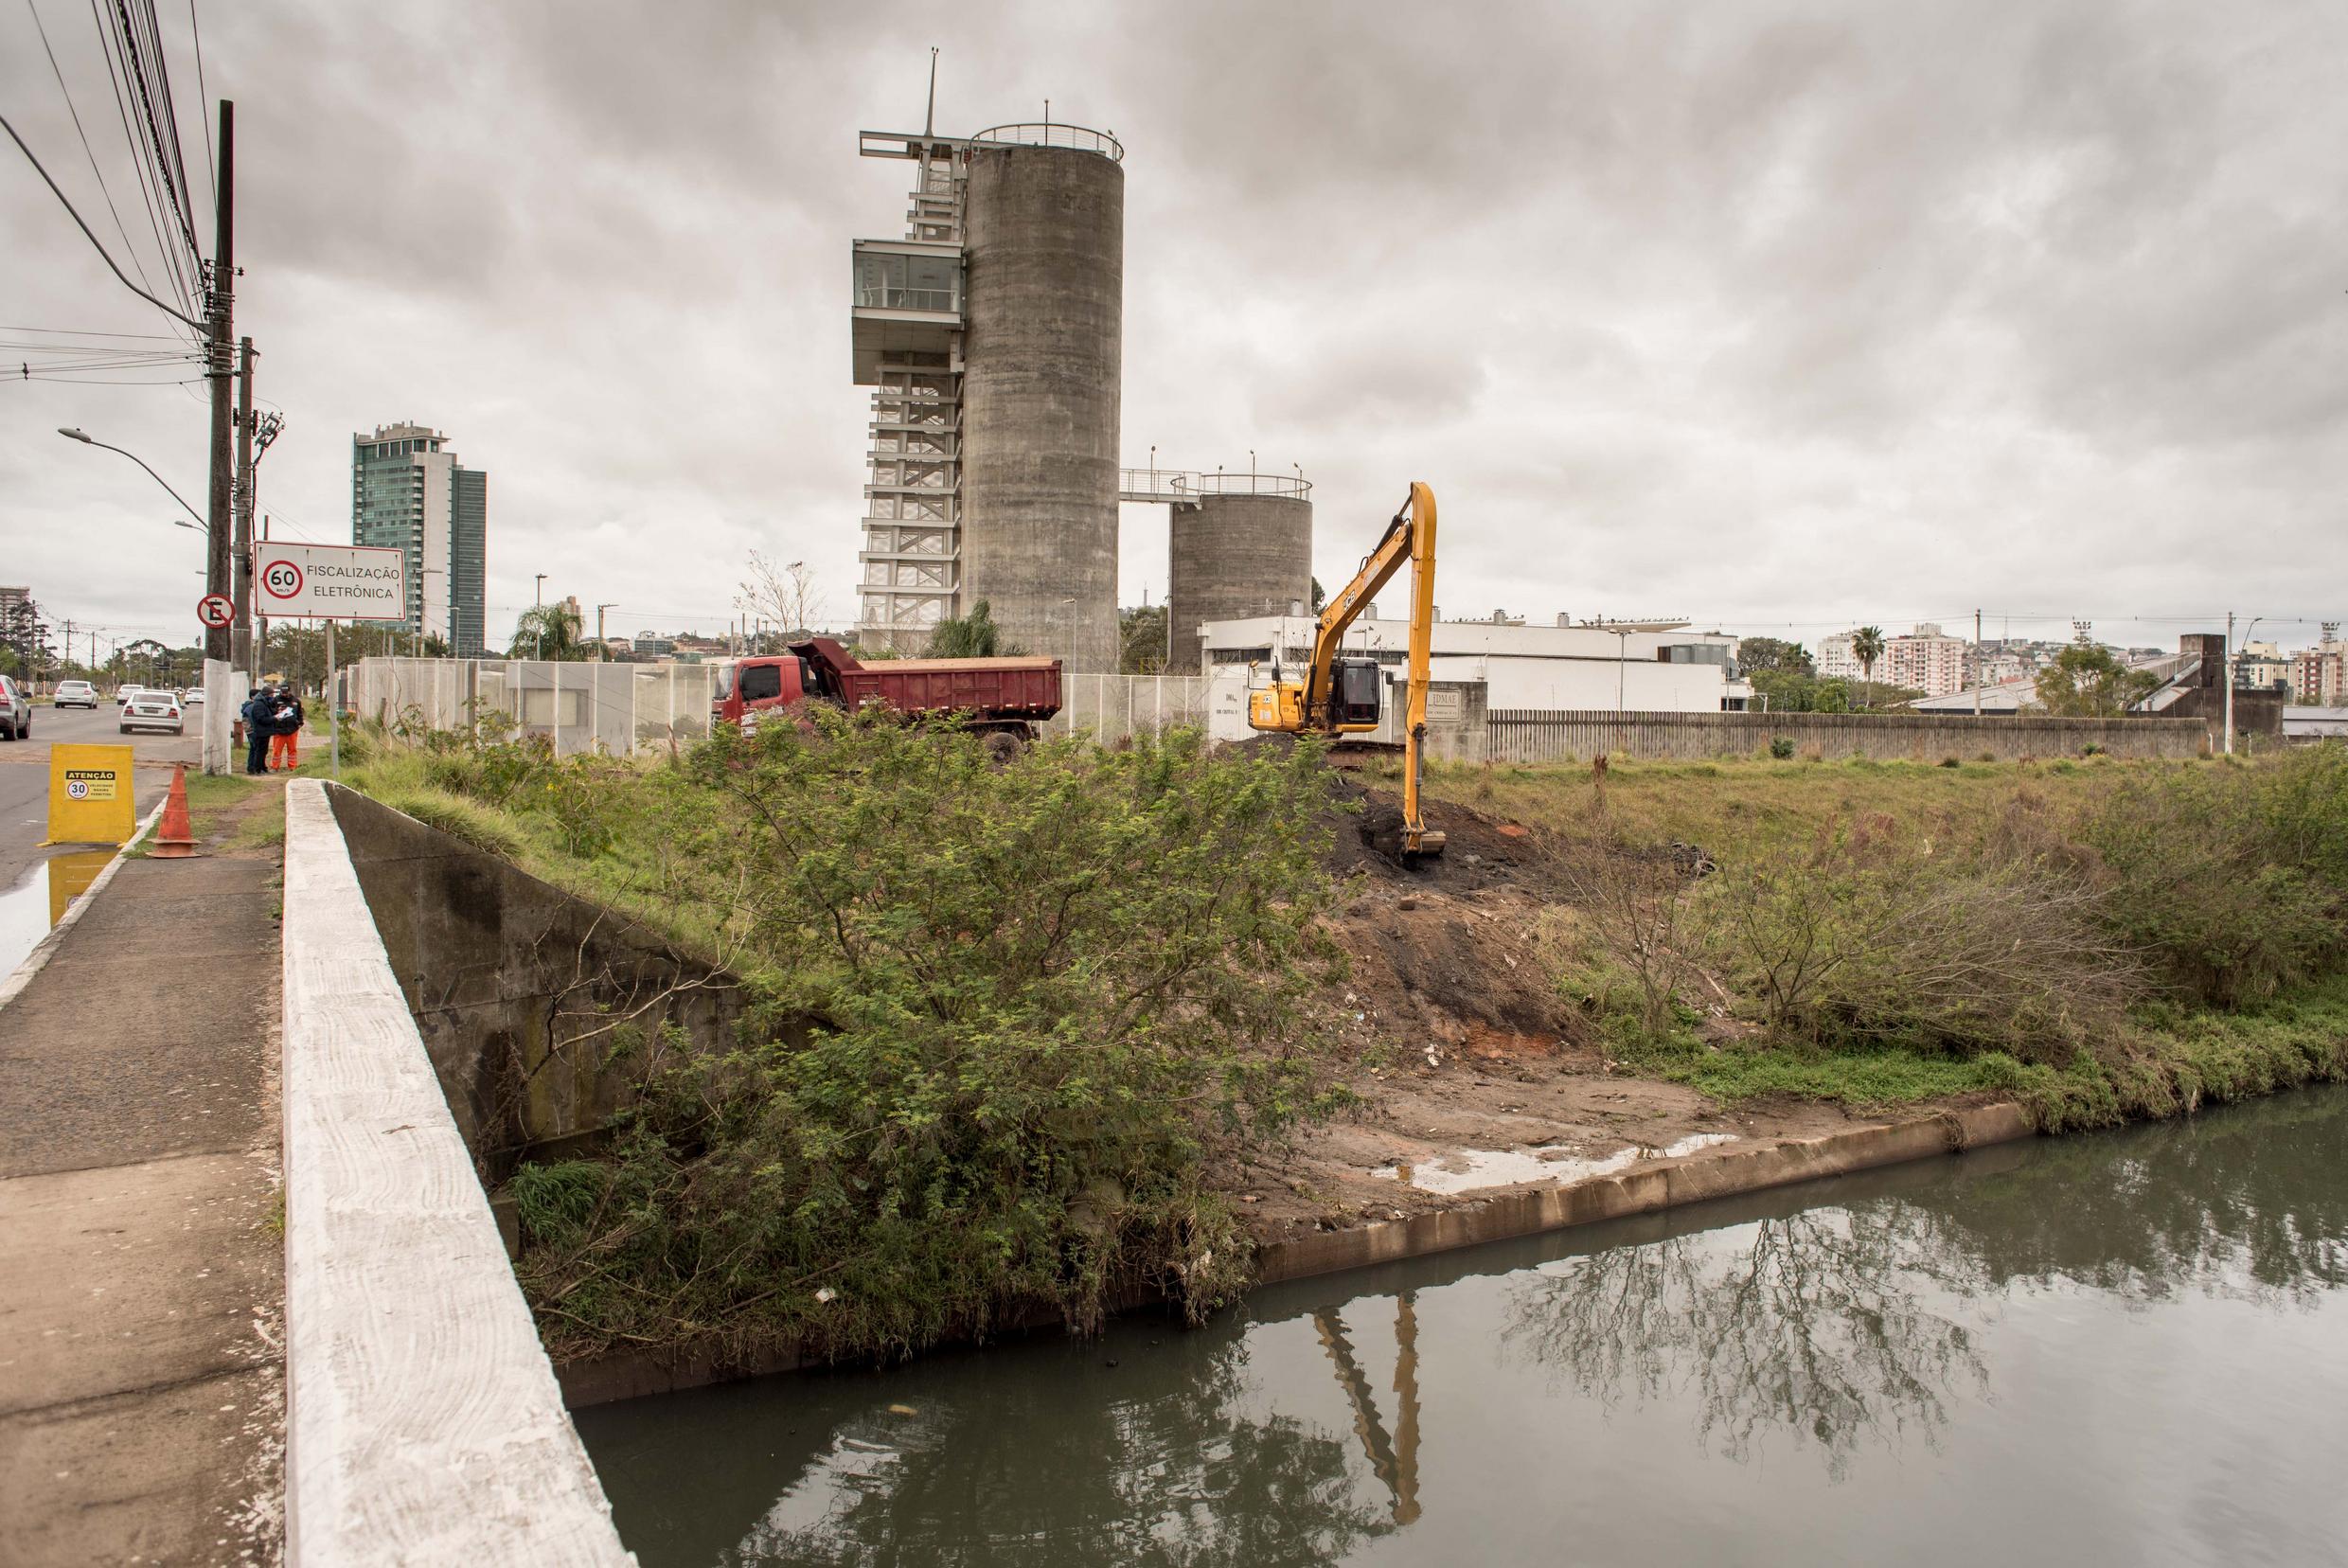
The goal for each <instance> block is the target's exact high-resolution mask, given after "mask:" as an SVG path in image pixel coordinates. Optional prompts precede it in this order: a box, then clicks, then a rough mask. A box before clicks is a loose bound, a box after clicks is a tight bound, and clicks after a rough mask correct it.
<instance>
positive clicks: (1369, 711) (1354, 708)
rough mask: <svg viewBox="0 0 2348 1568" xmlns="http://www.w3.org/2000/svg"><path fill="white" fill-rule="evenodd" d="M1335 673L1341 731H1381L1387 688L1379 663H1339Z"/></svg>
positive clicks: (1372, 660)
mask: <svg viewBox="0 0 2348 1568" xmlns="http://www.w3.org/2000/svg"><path fill="white" fill-rule="evenodd" d="M1332 673H1333V675H1334V677H1335V680H1334V682H1333V685H1334V687H1335V689H1334V690H1333V692H1332V693H1331V696H1332V698H1333V700H1334V703H1335V706H1336V709H1337V711H1336V715H1335V717H1336V720H1337V727H1338V728H1339V729H1341V730H1374V729H1376V728H1378V701H1379V692H1380V691H1381V690H1382V689H1383V688H1384V686H1385V685H1386V682H1385V678H1384V677H1383V676H1382V675H1380V674H1379V668H1378V661H1377V660H1376V659H1339V660H1338V661H1336V668H1335V670H1334V671H1333V672H1332Z"/></svg>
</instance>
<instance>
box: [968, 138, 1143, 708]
mask: <svg viewBox="0 0 2348 1568" xmlns="http://www.w3.org/2000/svg"><path fill="white" fill-rule="evenodd" d="M1030 140H1043V141H1046V142H1050V143H1052V145H1043V146H1035V145H1023V143H1025V142H1027V141H1030ZM1072 142H1073V143H1075V145H1069V144H1070V143H1072ZM998 143H1000V144H1002V145H995V144H998ZM1120 155H1121V152H1120V150H1119V149H1118V148H1117V144H1116V143H1115V142H1113V141H1112V140H1110V139H1109V138H1108V137H1106V136H1103V135H1100V134H1097V133H1094V132H1087V131H1082V130H1080V129H1079V128H1076V127H1072V126H1065V125H1055V126H1049V127H1039V126H1005V127H1000V128H998V129H997V130H995V131H990V132H982V133H980V134H979V135H978V136H977V137H975V138H973V144H972V146H971V150H970V155H969V182H968V185H967V186H966V187H965V192H964V204H965V205H964V219H963V222H964V236H965V238H964V255H965V258H966V264H967V267H968V276H967V282H966V285H965V287H966V294H965V299H966V303H965V307H964V309H965V312H966V314H965V326H964V331H963V346H962V352H963V378H962V582H961V603H962V608H963V611H964V613H965V614H968V613H969V609H970V608H971V607H972V606H973V605H975V604H976V603H977V602H978V601H979V600H980V599H985V600H987V605H988V610H989V613H990V614H991V615H993V617H994V619H995V620H996V622H997V623H999V624H1000V625H1001V626H1003V628H1004V629H1005V634H1006V635H1007V637H1008V638H1009V639H1010V640H1011V641H1013V642H1016V643H1018V644H1019V645H1021V646H1022V647H1023V648H1024V649H1025V650H1027V651H1029V652H1031V653H1042V654H1049V655H1053V656H1056V657H1058V658H1062V659H1066V660H1067V661H1068V663H1069V668H1071V669H1074V670H1086V671H1092V670H1113V669H1115V668H1117V640H1118V639H1117V455H1118V448H1117V435H1118V391H1119V379H1120V377H1121V375H1122V372H1123V367H1124V338H1125V322H1124V309H1125V174H1124V171H1123V169H1120V168H1119V167H1118V162H1117V160H1118V157H1119V156H1120Z"/></svg>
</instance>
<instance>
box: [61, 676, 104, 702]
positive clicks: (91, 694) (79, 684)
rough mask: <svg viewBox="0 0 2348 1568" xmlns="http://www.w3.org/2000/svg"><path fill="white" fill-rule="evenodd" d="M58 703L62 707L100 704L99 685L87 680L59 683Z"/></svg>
mask: <svg viewBox="0 0 2348 1568" xmlns="http://www.w3.org/2000/svg"><path fill="white" fill-rule="evenodd" d="M57 705H58V706H59V707H62V708H68V707H85V708H94V707H96V706H98V687H96V686H92V685H91V684H90V683H89V682H87V681H60V682H58V683H57Z"/></svg>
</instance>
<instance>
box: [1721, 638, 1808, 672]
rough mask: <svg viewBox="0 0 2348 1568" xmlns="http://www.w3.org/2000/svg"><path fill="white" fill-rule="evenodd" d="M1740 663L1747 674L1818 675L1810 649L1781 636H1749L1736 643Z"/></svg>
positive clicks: (1738, 662)
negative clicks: (1787, 640)
mask: <svg viewBox="0 0 2348 1568" xmlns="http://www.w3.org/2000/svg"><path fill="white" fill-rule="evenodd" d="M1736 663H1737V666H1738V667H1739V668H1742V669H1743V670H1744V672H1745V673H1746V674H1747V675H1759V674H1763V673H1771V674H1784V675H1816V674H1817V673H1818V666H1817V665H1815V664H1813V663H1812V662H1811V660H1810V650H1808V649H1806V648H1804V647H1803V646H1802V645H1801V644H1800V643H1798V642H1786V641H1784V640H1783V639H1781V638H1777V637H1745V638H1741V639H1739V640H1738V642H1737V644H1736Z"/></svg>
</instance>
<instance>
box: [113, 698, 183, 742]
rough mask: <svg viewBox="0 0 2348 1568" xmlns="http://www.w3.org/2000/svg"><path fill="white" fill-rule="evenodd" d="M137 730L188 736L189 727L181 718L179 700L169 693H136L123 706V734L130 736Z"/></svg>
mask: <svg viewBox="0 0 2348 1568" xmlns="http://www.w3.org/2000/svg"><path fill="white" fill-rule="evenodd" d="M135 729H153V730H169V731H170V732H171V733H172V734H173V735H185V734H187V725H186V724H185V722H183V721H182V720H181V718H180V706H179V699H178V698H177V697H176V696H174V695H172V694H171V693H170V692H168V691H141V692H138V693H136V694H135V695H134V696H133V697H132V699H131V700H130V701H129V702H127V703H125V704H122V733H123V734H125V735H128V734H130V733H131V732H132V731H133V730H135Z"/></svg>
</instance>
